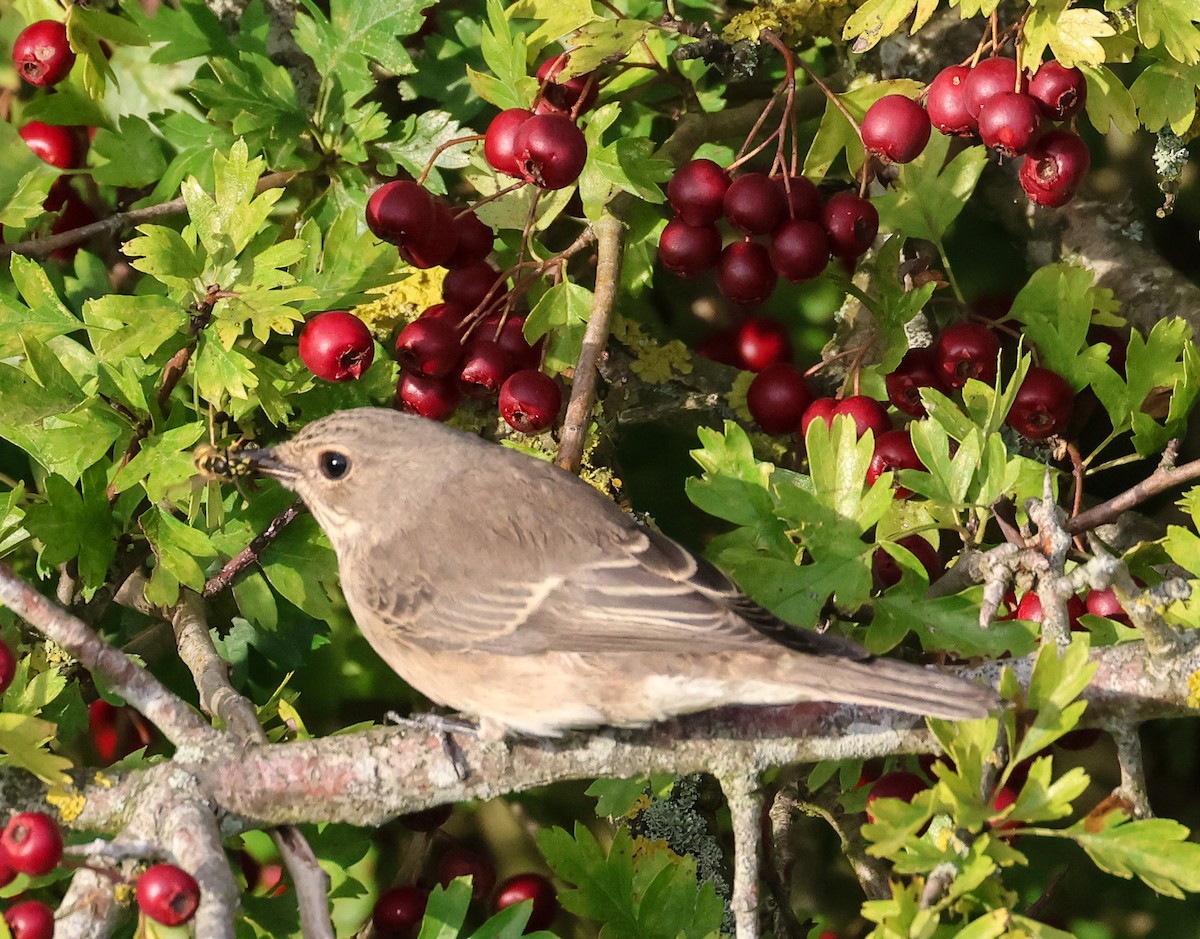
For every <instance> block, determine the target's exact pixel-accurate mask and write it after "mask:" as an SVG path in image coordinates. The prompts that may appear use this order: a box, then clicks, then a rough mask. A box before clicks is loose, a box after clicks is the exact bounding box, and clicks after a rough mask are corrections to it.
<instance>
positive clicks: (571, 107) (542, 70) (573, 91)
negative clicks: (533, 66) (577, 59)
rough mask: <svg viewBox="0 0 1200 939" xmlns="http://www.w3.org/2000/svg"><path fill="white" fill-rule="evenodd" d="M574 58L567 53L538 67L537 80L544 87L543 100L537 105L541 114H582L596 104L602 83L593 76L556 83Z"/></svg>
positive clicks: (578, 77)
mask: <svg viewBox="0 0 1200 939" xmlns="http://www.w3.org/2000/svg"><path fill="white" fill-rule="evenodd" d="M570 60H571V57H570V56H569V55H567V54H566V53H565V52H564V53H562V54H561V55H556V56H554V57H553V58H550V59H547V60H546V61H545V62H543V63H542V64H541V65H539V66H538V70H537V80H538V82H539V83H540V84H541V86H542V98H541V100H540V101H539V102H538V104H537V108H536V110H537V113H538V114H571V113H572V112H574V113H575V114H577V115H578V114H582V113H583V112H584V111H587V110H589V109H590V108H591V107H592V105H594V104H595V103H596V95H597V93H598V83H597V81H596V76H595V75H594V74H593V73H592V72H588V73H587V74H585V75H576V76H575V77H574V78H568V79H567V80H566V81H565V82H562V83H561V84H560V83H559V82H557V81H555V79H556V78H557V77H558V75H559V73H560V72H562V70H563V69H564V68H566V67H567V63H568V62H569V61H570Z"/></svg>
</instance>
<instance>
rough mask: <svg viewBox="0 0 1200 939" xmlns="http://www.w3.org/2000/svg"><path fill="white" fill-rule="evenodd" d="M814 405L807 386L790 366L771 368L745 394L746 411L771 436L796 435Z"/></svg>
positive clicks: (781, 365)
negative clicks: (806, 410)
mask: <svg viewBox="0 0 1200 939" xmlns="http://www.w3.org/2000/svg"><path fill="white" fill-rule="evenodd" d="M811 403H812V392H811V391H810V390H809V387H808V382H807V381H805V379H804V376H803V375H802V374H801V373H800V370H799V369H798V368H796V366H794V365H792V364H791V363H790V362H776V363H775V364H774V365H768V366H767V367H766V368H764V369H763V370H762V371H761V372H759V373H758V374H757V375H755V376H754V381H752V382H751V383H750V388H749V389H748V390H747V391H746V407H747V408H749V409H750V414H751V416H752V417H753V418H754V419H755V420H756V421H758V426H759V427H761V428H762V429H763V430H764V431H766V432H767V433H768V434H794V433H796V431H797V430H799V428H800V418H801V417H803V416H804V411H805V409H806V408H807V407H808V406H809V404H811Z"/></svg>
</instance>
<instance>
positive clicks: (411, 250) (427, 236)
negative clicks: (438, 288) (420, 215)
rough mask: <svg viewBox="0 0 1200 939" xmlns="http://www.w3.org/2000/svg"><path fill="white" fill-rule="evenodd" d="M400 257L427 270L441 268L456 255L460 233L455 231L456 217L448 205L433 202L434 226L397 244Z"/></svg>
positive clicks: (408, 236) (406, 236)
mask: <svg viewBox="0 0 1200 939" xmlns="http://www.w3.org/2000/svg"><path fill="white" fill-rule="evenodd" d="M397 247H398V248H399V250H400V257H402V258H404V260H405V261H407V262H408V263H409V264H411V265H412V266H413V267H416V268H419V269H420V270H427V269H428V268H431V267H440V266H441V265H443V264H445V263H446V262H447V261H448V260H450V257H451V256H452V255H453V254H454V250H455V249H456V248H457V247H458V233H457V232H456V231H455V229H454V216H453V215H451V213H450V209H449V208H448V207H447V205H446V203H444V202H442V201H441V200H440V199H434V200H433V224H432V225H431V226H430V227H429V228H428V229H426V230H425V231H423V232H414V233H412V234H409V235H405V236H404V240H403V241H400V242H397Z"/></svg>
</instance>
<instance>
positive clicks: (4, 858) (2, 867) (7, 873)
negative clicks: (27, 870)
mask: <svg viewBox="0 0 1200 939" xmlns="http://www.w3.org/2000/svg"><path fill="white" fill-rule="evenodd" d="M16 879H17V869H16V868H15V867H13V866H12V864H10V863H9V861H8V852H6V851H4V850H3V849H0V890H2V889H4V888H5V887H7V886H8V885H9V884H11V883H12V882H13V881H14V880H16Z"/></svg>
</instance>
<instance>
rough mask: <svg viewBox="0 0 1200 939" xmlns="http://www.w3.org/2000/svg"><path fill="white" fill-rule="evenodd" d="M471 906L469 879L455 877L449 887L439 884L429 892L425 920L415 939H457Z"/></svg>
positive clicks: (422, 921)
mask: <svg viewBox="0 0 1200 939" xmlns="http://www.w3.org/2000/svg"><path fill="white" fill-rule="evenodd" d="M470 904H471V878H469V877H456V878H454V880H452V881H450V884H449V886H446V887H443V886H441V885H440V884H439V885H438V886H436V887H434V888H433V889H432V890H431V891H430V892H429V901H428V903H427V904H426V906H425V918H424V919H423V920H421V931H420V933H419V934H418V936H417V939H458V934H459V932H460V931H461V930H462V927H463V923H464V922H466V919H467V908H468V907H469V906H470Z"/></svg>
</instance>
